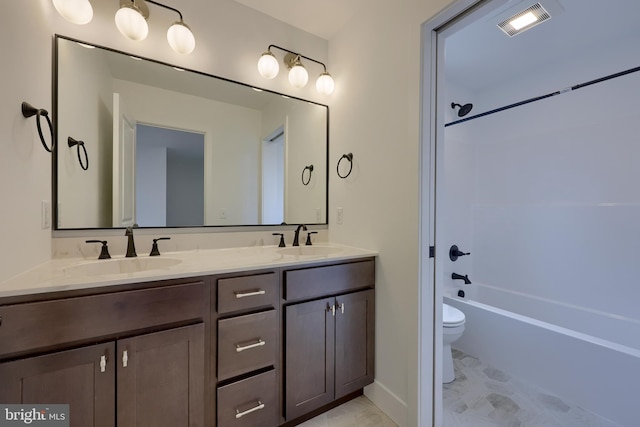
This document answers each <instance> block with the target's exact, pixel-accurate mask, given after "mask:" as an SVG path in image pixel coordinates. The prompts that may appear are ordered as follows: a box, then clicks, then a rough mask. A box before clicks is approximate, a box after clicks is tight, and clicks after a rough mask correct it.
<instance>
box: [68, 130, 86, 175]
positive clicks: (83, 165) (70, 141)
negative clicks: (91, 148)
mask: <svg viewBox="0 0 640 427" xmlns="http://www.w3.org/2000/svg"><path fill="white" fill-rule="evenodd" d="M67 144H69V147H73V146H74V145H75V146H76V149H77V150H78V162H80V167H81V168H82V169H84V170H87V169H89V155H88V154H87V148H86V147H85V146H84V141H77V140H75V139H73V138H71V137H69V138H68V139H67ZM80 147H82V151H84V163H83V162H82V157H81V156H80Z"/></svg>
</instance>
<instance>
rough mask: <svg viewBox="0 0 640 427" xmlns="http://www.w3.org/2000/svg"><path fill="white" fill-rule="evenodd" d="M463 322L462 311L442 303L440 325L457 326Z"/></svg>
mask: <svg viewBox="0 0 640 427" xmlns="http://www.w3.org/2000/svg"><path fill="white" fill-rule="evenodd" d="M463 323H464V313H463V312H461V311H460V310H458V309H457V308H455V307H452V306H450V305H449V304H442V325H443V326H445V327H447V326H448V327H451V326H458V325H461V324H463Z"/></svg>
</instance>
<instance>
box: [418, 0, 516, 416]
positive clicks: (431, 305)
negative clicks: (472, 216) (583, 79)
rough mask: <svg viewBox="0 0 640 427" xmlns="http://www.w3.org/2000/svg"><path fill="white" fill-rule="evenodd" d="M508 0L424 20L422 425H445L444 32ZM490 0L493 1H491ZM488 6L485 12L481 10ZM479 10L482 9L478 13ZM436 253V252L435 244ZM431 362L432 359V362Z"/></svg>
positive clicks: (466, 2)
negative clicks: (440, 220) (440, 241)
mask: <svg viewBox="0 0 640 427" xmlns="http://www.w3.org/2000/svg"><path fill="white" fill-rule="evenodd" d="M507 1H508V0H454V1H453V2H452V3H451V4H450V5H449V6H448V7H447V8H445V9H444V10H443V11H441V12H440V13H439V14H437V15H436V16H434V17H433V18H431V19H430V20H428V21H426V22H425V23H423V24H422V28H421V43H420V57H421V82H420V154H419V158H420V183H419V188H420V206H419V209H420V212H419V218H420V219H419V255H420V258H419V259H420V260H422V262H420V263H419V267H418V269H419V271H418V274H419V282H418V298H419V311H418V336H419V347H418V360H419V363H418V390H417V392H418V396H417V402H418V405H417V420H418V425H419V426H428V425H431V426H434V427H440V426H442V425H443V424H442V423H443V419H442V412H443V411H442V288H443V285H442V278H441V277H440V278H439V277H438V274H439V272H440V271H442V261H443V260H444V259H445V258H446V257H447V249H446V248H444V247H439V245H437V227H436V223H437V217H438V216H439V215H441V214H442V212H440V209H441V208H440V209H439V208H438V206H442V203H440V204H438V200H439V199H440V198H441V196H438V194H437V188H436V182H437V181H438V179H439V178H440V182H442V181H441V174H442V170H438V167H437V166H438V165H441V164H442V161H443V150H442V149H439V148H440V147H441V146H442V144H443V134H444V112H445V109H444V108H445V103H444V102H440V98H441V96H442V94H443V93H444V89H445V88H444V84H443V83H442V81H438V75H439V74H442V73H443V70H444V52H442V51H441V50H440V51H439V49H438V37H439V36H440V35H443V34H444V35H446V33H450V32H453V31H457V30H458V29H460V28H462V27H464V26H466V25H468V24H469V23H470V22H473V21H475V20H476V19H477V18H478V14H479V13H482V14H485V13H487V9H488V7H491V8H497V7H499V6H501V5H503V4H505V3H507ZM489 4H490V6H489ZM480 8H482V11H481V12H478V10H479V9H480ZM476 12H478V13H476ZM432 246H433V247H435V258H430V257H429V253H430V247H432ZM429 362H430V363H429Z"/></svg>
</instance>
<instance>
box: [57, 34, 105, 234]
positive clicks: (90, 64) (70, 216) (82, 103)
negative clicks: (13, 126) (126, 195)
mask: <svg viewBox="0 0 640 427" xmlns="http://www.w3.org/2000/svg"><path fill="white" fill-rule="evenodd" d="M75 50H83V51H84V52H82V53H83V54H84V55H77V54H75V52H74V51H75ZM94 52H96V51H95V50H94V49H87V48H83V47H81V46H79V45H77V44H75V43H72V44H64V45H61V46H60V50H59V51H58V55H59V60H60V64H64V67H63V68H64V69H61V70H60V76H64V78H61V79H60V84H59V86H58V102H59V103H60V105H64V107H63V108H64V110H65V111H68V112H69V114H67V115H65V116H62V117H59V118H58V130H59V132H58V135H59V137H60V147H59V150H58V180H59V181H58V200H60V201H63V202H59V203H58V209H59V211H60V213H61V215H59V217H58V224H59V226H60V227H63V228H65V227H75V228H84V227H110V226H111V223H112V222H111V197H109V195H110V193H111V192H110V191H109V192H108V191H105V190H106V189H109V188H111V161H108V159H110V158H111V155H112V153H111V147H112V145H113V144H112V138H113V130H112V129H113V125H112V120H111V117H112V115H113V111H112V109H113V108H112V107H113V101H112V99H113V94H112V92H113V89H112V86H111V76H110V73H109V69H108V67H107V66H106V65H107V64H106V63H105V62H104V60H103V58H102V56H101V55H92V54H93V53H94ZM88 100H95V101H96V103H95V104H94V105H90V104H89V103H88V102H87V101H88ZM78 117H82V120H78ZM69 136H70V137H73V138H74V139H76V140H80V141H84V142H85V148H86V150H87V157H88V159H89V168H88V169H87V170H86V171H85V170H83V169H82V167H81V166H80V163H79V161H78V153H77V148H76V147H72V148H69V147H68V146H67V137H69ZM103 153H104V154H108V156H109V157H106V156H104V155H102V154H103ZM81 158H82V159H84V153H83V152H82V153H81ZM83 161H84V160H83Z"/></svg>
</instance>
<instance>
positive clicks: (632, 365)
mask: <svg viewBox="0 0 640 427" xmlns="http://www.w3.org/2000/svg"><path fill="white" fill-rule="evenodd" d="M458 289H459V288H455V289H453V288H451V289H446V290H445V298H444V302H445V303H447V304H450V305H453V306H454V307H457V308H458V309H460V310H461V311H462V312H464V313H465V316H466V324H465V333H464V335H463V336H462V338H460V340H458V341H457V342H456V343H455V344H454V347H456V348H459V349H460V350H462V351H464V352H465V353H467V354H470V355H472V356H475V357H478V358H480V359H481V360H482V361H483V362H486V363H488V364H490V365H493V366H496V367H498V368H500V369H502V370H504V371H506V372H509V373H511V374H512V375H514V376H516V377H519V378H522V379H524V380H526V381H528V382H529V383H531V384H534V385H537V386H538V387H540V388H542V389H544V390H547V391H548V392H551V393H554V394H557V395H558V396H560V397H564V398H565V399H567V400H569V401H571V402H573V403H575V404H578V405H579V406H581V407H582V408H584V409H587V410H590V411H592V412H595V413H596V414H598V415H600V416H602V417H604V418H606V419H609V420H611V421H613V422H615V423H617V424H619V425H620V426H624V427H638V426H640V323H639V322H638V321H636V320H633V319H627V318H622V317H618V316H615V315H610V314H607V313H600V312H596V311H590V310H586V309H583V308H580V307H576V306H571V305H568V304H559V303H557V302H553V301H548V300H543V299H540V298H534V297H531V296H528V295H523V294H517V293H512V292H505V291H502V290H500V289H497V288H494V287H491V286H487V285H482V284H475V283H474V284H473V285H468V286H465V287H464V291H465V298H459V297H458V296H456V293H457V291H458ZM639 307H640V303H639ZM639 310H640V308H639Z"/></svg>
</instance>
